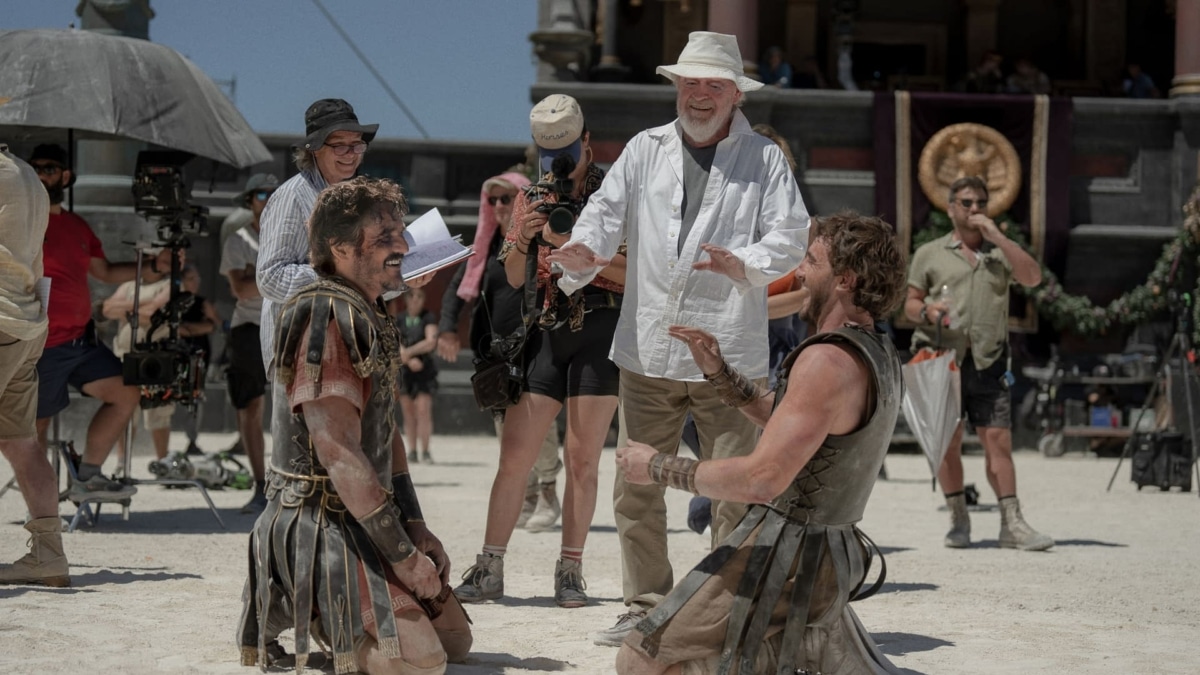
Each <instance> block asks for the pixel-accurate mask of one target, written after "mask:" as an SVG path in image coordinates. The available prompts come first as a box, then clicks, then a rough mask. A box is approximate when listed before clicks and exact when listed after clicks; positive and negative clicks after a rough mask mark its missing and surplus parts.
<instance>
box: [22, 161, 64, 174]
mask: <svg viewBox="0 0 1200 675" xmlns="http://www.w3.org/2000/svg"><path fill="white" fill-rule="evenodd" d="M30 166H32V167H33V169H34V171H37V172H38V175H41V176H53V175H54V174H56V173H62V170H63V168H62V167H61V166H59V165H57V164H32V165H30Z"/></svg>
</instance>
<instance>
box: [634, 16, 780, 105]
mask: <svg viewBox="0 0 1200 675" xmlns="http://www.w3.org/2000/svg"><path fill="white" fill-rule="evenodd" d="M654 72H656V73H658V74H659V75H662V76H663V77H665V78H667V79H669V80H671V81H672V82H674V81H676V78H680V77H694V78H698V79H706V78H719V79H723V80H732V81H733V82H734V83H736V84H737V88H738V89H741V90H742V91H754V90H756V89H762V86H763V85H762V82H758V81H756V80H752V79H750V78H748V77H746V76H745V75H744V74H743V72H744V70H743V68H742V52H741V50H740V49H738V43H737V37H736V36H733V35H725V34H723V33H712V32H709V31H703V30H700V31H695V32H694V33H691V34H690V35H688V43H687V45H686V46H684V48H683V51H682V52H680V53H679V62H678V63H676V64H675V65H673V66H659V67H658V68H657V69H656V70H655V71H654Z"/></svg>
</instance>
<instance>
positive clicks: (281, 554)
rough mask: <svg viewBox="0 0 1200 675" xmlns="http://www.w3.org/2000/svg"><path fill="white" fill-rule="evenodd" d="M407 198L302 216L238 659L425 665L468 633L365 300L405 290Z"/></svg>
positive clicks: (368, 184)
mask: <svg viewBox="0 0 1200 675" xmlns="http://www.w3.org/2000/svg"><path fill="white" fill-rule="evenodd" d="M406 210H407V204H406V203H405V200H404V197H403V195H402V194H401V192H400V187H399V186H398V185H396V184H395V183H393V182H391V181H388V180H373V179H367V178H355V179H353V180H349V181H346V182H342V183H338V184H336V185H333V186H330V187H328V188H326V189H325V190H324V191H323V192H322V193H321V194H320V196H319V197H318V199H317V205H316V208H315V210H314V211H313V214H312V217H311V219H310V220H309V228H310V232H311V260H312V265H313V267H314V268H316V270H317V273H318V280H317V281H315V282H313V283H312V284H310V285H309V286H307V287H305V288H304V289H303V290H301V291H300V292H299V293H298V294H297V295H296V296H295V297H293V298H292V299H291V300H290V301H288V303H287V304H286V305H284V307H283V310H282V312H281V314H280V319H279V323H278V333H277V335H276V340H275V354H274V361H275V371H276V372H277V373H278V376H279V378H280V381H281V383H283V384H284V385H285V387H286V390H287V396H288V405H289V408H290V411H291V415H290V416H289V417H288V418H287V420H286V422H285V424H284V428H282V429H275V430H274V432H275V434H277V435H278V436H282V437H283V438H286V439H290V442H289V443H285V444H278V443H277V444H276V448H275V451H274V452H273V453H272V457H271V462H272V467H271V471H270V475H269V478H268V480H267V488H266V494H267V499H268V505H267V507H266V509H265V510H264V511H263V513H262V515H261V516H260V517H259V519H258V522H257V523H256V524H255V527H254V530H253V532H252V533H251V535H250V575H249V579H248V580H247V583H246V592H245V594H244V600H245V607H244V609H243V611H242V620H241V626H240V628H239V631H238V638H239V643H240V645H239V646H240V647H241V650H242V663H243V664H244V665H255V664H260V665H262V666H268V665H280V666H285V665H289V664H288V661H289V660H290V658H289V657H288V656H287V655H286V654H285V652H284V651H283V649H282V647H280V645H279V643H278V641H277V640H276V638H277V637H278V635H279V634H280V632H282V631H283V630H285V629H288V628H292V629H294V630H295V651H296V655H295V667H296V669H297V671H299V670H301V669H302V668H303V667H304V666H306V665H309V666H318V664H317V663H316V659H315V658H314V659H310V658H309V652H310V651H315V650H312V645H313V644H314V643H315V644H316V645H318V646H320V647H321V648H322V651H326V650H329V651H332V654H333V665H334V669H335V671H336V672H337V673H339V674H340V673H350V672H355V671H358V670H362V671H365V672H367V673H403V674H409V673H411V674H420V675H425V674H436V673H442V672H444V671H445V669H446V663H447V661H461V660H462V659H463V658H464V657H465V656H466V653H467V651H468V649H470V646H471V632H470V628H469V627H468V625H467V624H468V619H467V616H466V614H465V613H464V612H463V610H462V607H461V605H459V604H458V601H457V600H456V599H455V598H454V594H453V593H452V592H451V591H450V587H449V586H447V585H446V580H447V579H448V575H449V573H450V561H449V559H448V558H447V557H446V552H445V550H444V549H443V547H442V543H441V542H440V541H438V539H437V538H436V537H434V536H433V534H432V533H430V532H429V530H428V529H427V528H426V527H425V521H424V520H423V518H422V516H421V508H420V506H419V505H418V503H417V497H416V493H415V492H414V490H413V483H412V479H411V478H410V476H409V473H408V464H407V461H406V458H405V453H404V442H403V440H402V439H401V436H400V434H398V433H396V428H395V427H396V424H395V419H396V415H395V399H394V398H393V396H392V392H393V391H394V390H395V384H396V377H397V373H398V372H399V367H400V361H399V355H400V339H399V334H398V333H397V331H396V328H395V324H394V323H393V322H391V321H390V320H389V319H388V317H387V314H386V311H385V308H384V305H383V303H382V300H381V298H380V296H381V295H382V294H383V293H384V292H386V291H395V290H399V289H401V288H403V287H404V284H403V280H402V278H401V272H400V265H401V261H402V260H403V257H404V253H406V252H407V250H408V246H407V244H406V243H405V240H404V221H403V217H404V213H405V211H406Z"/></svg>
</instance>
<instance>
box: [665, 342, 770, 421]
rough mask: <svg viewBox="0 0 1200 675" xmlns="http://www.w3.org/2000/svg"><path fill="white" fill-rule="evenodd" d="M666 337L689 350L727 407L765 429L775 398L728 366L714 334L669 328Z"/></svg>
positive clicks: (705, 377)
mask: <svg viewBox="0 0 1200 675" xmlns="http://www.w3.org/2000/svg"><path fill="white" fill-rule="evenodd" d="M667 335H670V336H671V337H673V338H675V339H676V340H679V341H680V342H682V343H684V344H686V345H687V346H688V349H689V350H690V351H691V352H692V358H693V359H695V360H696V365H697V366H699V367H700V372H701V373H702V374H703V375H704V379H706V380H708V382H709V383H710V384H712V385H713V386H715V387H717V388H718V389H719V390H720V391H721V399H722V400H723V401H725V403H726V404H728V405H732V406H735V407H736V408H737V409H738V410H740V411H741V412H742V414H743V415H745V416H746V418H747V419H749V420H750V421H751V422H754V423H755V424H757V425H758V426H760V427H761V426H765V425H766V423H767V420H768V419H770V418H771V406H772V405H774V402H775V396H774V394H773V393H772V392H770V391H767V390H765V389H762V388H761V387H759V386H757V385H755V384H754V383H753V382H750V381H749V380H746V379H745V378H744V377H743V376H742V375H741V374H740V373H738V372H737V371H736V370H734V369H733V368H732V367H731V366H730V365H729V364H728V363H726V362H725V359H724V357H722V356H721V346H720V345H719V344H717V338H716V337H714V336H713V335H712V333H709V332H707V331H703V330H700V329H699V328H692V327H691V326H670V327H668V328H667Z"/></svg>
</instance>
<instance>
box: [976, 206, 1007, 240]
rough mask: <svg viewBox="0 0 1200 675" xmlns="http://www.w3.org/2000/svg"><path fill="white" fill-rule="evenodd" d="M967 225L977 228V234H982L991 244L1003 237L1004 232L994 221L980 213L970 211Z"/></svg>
mask: <svg viewBox="0 0 1200 675" xmlns="http://www.w3.org/2000/svg"><path fill="white" fill-rule="evenodd" d="M967 225H970V226H971V227H973V228H975V229H976V230H979V234H981V235H983V238H984V239H986V240H987V241H990V242H992V243H993V244H995V243H996V242H997V241H999V240H1000V239H1002V238H1004V237H1005V234H1004V233H1003V232H1001V231H1000V228H999V227H997V226H996V223H995V221H993V220H992V219H991V218H988V217H987V216H986V215H984V214H982V213H972V214H971V215H970V216H968V217H967Z"/></svg>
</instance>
